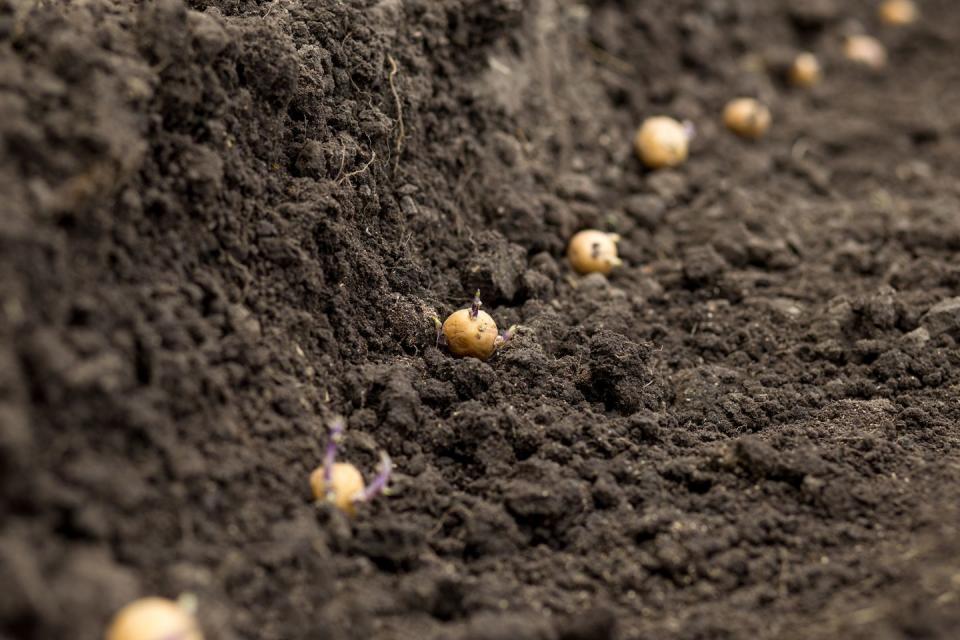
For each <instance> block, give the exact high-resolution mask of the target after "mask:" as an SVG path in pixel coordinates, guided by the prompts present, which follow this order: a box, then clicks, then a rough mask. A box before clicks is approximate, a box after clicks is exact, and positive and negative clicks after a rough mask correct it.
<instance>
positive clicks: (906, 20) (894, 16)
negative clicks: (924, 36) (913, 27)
mask: <svg viewBox="0 0 960 640" xmlns="http://www.w3.org/2000/svg"><path fill="white" fill-rule="evenodd" d="M878 13H879V15H880V20H881V22H883V23H884V24H888V25H891V26H894V27H902V26H904V25H908V24H912V23H913V22H915V21H916V20H917V16H918V15H919V11H917V5H916V4H915V3H914V2H913V0H886V2H884V3H883V4H881V5H880V8H879V10H878Z"/></svg>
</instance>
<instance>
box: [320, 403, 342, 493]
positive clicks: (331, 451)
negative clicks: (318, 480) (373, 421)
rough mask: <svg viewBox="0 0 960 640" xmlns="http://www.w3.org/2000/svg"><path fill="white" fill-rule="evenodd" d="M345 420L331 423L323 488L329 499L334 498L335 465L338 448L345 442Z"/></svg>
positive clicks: (324, 465)
mask: <svg viewBox="0 0 960 640" xmlns="http://www.w3.org/2000/svg"><path fill="white" fill-rule="evenodd" d="M343 429H344V424H343V418H341V417H340V416H337V417H336V418H334V419H333V420H332V421H331V422H330V439H329V440H327V450H326V451H325V452H324V454H323V486H325V487H326V488H327V499H328V500H330V499H332V498H333V463H334V462H336V460H337V447H338V446H339V445H340V442H341V441H342V440H343Z"/></svg>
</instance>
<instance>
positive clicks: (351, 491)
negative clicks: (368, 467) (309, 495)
mask: <svg viewBox="0 0 960 640" xmlns="http://www.w3.org/2000/svg"><path fill="white" fill-rule="evenodd" d="M325 476H326V474H325V473H324V467H323V466H319V467H317V468H316V469H314V470H313V473H311V474H310V488H311V489H312V490H313V497H314V498H316V499H317V500H325V499H327V498H328V493H327V492H328V486H327V481H326V479H325ZM364 488H365V486H364V482H363V474H362V473H360V470H359V469H357V468H356V467H355V466H353V465H352V464H350V463H349V462H337V463H336V464H334V465H333V470H332V471H331V472H330V485H329V489H330V494H329V499H330V500H331V502H333V504H334V506H336V507H337V508H338V509H340V510H341V511H343V512H344V513H346V514H347V515H349V516H353V515H355V514H356V505H357V502H358V500H359V498H360V497H362V496H363V490H364Z"/></svg>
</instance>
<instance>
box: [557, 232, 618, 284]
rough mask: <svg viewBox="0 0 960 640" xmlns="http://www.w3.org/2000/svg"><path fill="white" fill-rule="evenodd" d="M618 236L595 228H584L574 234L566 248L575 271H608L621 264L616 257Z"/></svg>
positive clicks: (605, 272)
mask: <svg viewBox="0 0 960 640" xmlns="http://www.w3.org/2000/svg"><path fill="white" fill-rule="evenodd" d="M619 241H620V236H618V235H617V234H615V233H605V232H603V231H597V230H595V229H586V230H584V231H580V232H578V233H576V234H574V236H573V238H571V239H570V246H569V247H568V248H567V258H569V259H570V264H571V265H573V268H574V269H575V270H576V271H577V273H581V274H586V273H603V274H608V273H610V272H611V271H612V270H613V268H614V267H617V266H619V265H621V264H623V261H622V260H620V258H618V257H617V242H619Z"/></svg>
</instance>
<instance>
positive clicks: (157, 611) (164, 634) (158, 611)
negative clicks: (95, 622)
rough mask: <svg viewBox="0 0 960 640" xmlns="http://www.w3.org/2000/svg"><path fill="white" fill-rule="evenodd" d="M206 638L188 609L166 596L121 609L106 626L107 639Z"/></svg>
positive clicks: (136, 601) (143, 599)
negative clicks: (108, 625) (107, 626)
mask: <svg viewBox="0 0 960 640" xmlns="http://www.w3.org/2000/svg"><path fill="white" fill-rule="evenodd" d="M173 639H176V640H203V634H201V633H200V630H199V628H198V626H197V622H196V620H195V619H194V617H193V615H191V614H190V613H189V612H188V611H186V610H185V609H184V608H183V607H181V606H180V605H178V604H177V603H176V602H173V601H172V600H167V599H166V598H155V597H151V598H141V599H140V600H135V601H133V602H131V603H130V604H128V605H127V606H125V607H124V608H122V609H121V610H120V611H118V612H117V615H116V616H114V618H113V621H112V622H111V623H110V627H109V628H108V629H107V635H106V640H173Z"/></svg>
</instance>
